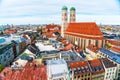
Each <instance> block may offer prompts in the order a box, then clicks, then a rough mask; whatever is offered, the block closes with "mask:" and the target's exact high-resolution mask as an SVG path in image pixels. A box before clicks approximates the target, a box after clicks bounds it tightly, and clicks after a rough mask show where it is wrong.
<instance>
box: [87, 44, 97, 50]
mask: <svg viewBox="0 0 120 80" xmlns="http://www.w3.org/2000/svg"><path fill="white" fill-rule="evenodd" d="M87 48H88V49H89V50H91V51H93V52H97V51H98V50H99V48H98V47H96V46H94V45H93V44H90V45H89V46H88V47H87Z"/></svg>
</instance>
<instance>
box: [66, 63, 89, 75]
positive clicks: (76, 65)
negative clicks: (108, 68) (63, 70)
mask: <svg viewBox="0 0 120 80" xmlns="http://www.w3.org/2000/svg"><path fill="white" fill-rule="evenodd" d="M68 65H69V67H70V69H74V68H76V69H77V70H78V68H80V72H78V73H83V72H84V73H87V72H90V68H89V66H88V63H87V62H86V61H75V62H69V63H68Z"/></svg>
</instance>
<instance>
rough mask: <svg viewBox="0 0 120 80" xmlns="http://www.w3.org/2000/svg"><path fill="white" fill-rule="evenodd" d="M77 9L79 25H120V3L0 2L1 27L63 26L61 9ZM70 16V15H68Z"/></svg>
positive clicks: (73, 0) (68, 0) (70, 0)
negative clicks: (29, 25)
mask: <svg viewBox="0 0 120 80" xmlns="http://www.w3.org/2000/svg"><path fill="white" fill-rule="evenodd" d="M64 5H65V6H67V7H68V13H69V10H70V8H71V7H75V8H76V21H77V22H94V21H95V22H97V23H98V24H100V23H102V24H118V25H119V24H120V23H119V21H120V15H119V14H120V0H101V1H96V0H92V1H91V2H90V1H89V0H86V1H82V0H52V1H48V2H47V1H44V0H40V1H39V0H25V1H24V2H22V1H21V0H17V1H16V0H0V14H1V15H0V25H2V24H50V23H56V24H61V8H62V6H64ZM68 16H69V14H68Z"/></svg>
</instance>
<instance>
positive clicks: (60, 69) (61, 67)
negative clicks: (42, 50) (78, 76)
mask: <svg viewBox="0 0 120 80" xmlns="http://www.w3.org/2000/svg"><path fill="white" fill-rule="evenodd" d="M47 76H48V79H47V80H67V79H68V68H67V63H66V62H65V61H64V60H48V61H47Z"/></svg>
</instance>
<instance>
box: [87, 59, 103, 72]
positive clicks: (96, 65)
mask: <svg viewBox="0 0 120 80" xmlns="http://www.w3.org/2000/svg"><path fill="white" fill-rule="evenodd" d="M89 64H90V66H91V70H92V73H93V74H96V73H101V72H104V67H103V65H102V62H101V61H100V59H94V60H90V61H89Z"/></svg>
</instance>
